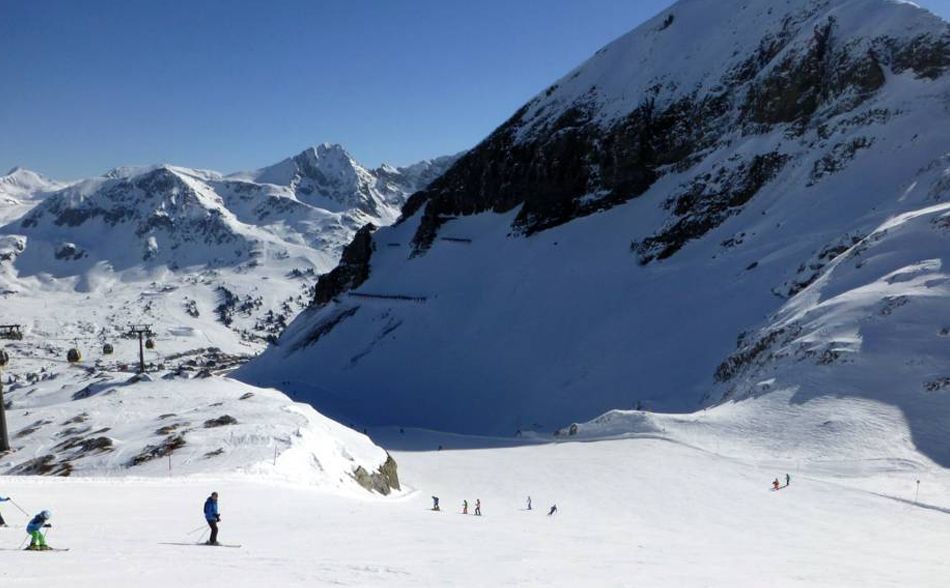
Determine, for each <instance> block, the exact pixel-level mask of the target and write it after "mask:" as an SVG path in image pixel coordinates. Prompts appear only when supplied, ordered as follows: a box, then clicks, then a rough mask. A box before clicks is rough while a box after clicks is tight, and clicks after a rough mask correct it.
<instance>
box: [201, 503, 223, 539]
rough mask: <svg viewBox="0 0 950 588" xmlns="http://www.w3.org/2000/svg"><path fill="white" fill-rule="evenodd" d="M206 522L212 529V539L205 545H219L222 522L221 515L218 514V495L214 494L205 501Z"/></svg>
mask: <svg viewBox="0 0 950 588" xmlns="http://www.w3.org/2000/svg"><path fill="white" fill-rule="evenodd" d="M204 511H205V520H206V521H208V526H209V527H211V537H209V538H208V541H207V543H205V545H217V544H218V523H220V522H221V515H220V514H218V493H217V492H212V493H211V496H209V497H208V499H207V500H205V507H204Z"/></svg>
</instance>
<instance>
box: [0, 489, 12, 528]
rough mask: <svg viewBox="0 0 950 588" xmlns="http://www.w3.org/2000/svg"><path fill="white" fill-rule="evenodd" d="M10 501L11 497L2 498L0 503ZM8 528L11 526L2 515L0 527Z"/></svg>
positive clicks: (0, 516)
mask: <svg viewBox="0 0 950 588" xmlns="http://www.w3.org/2000/svg"><path fill="white" fill-rule="evenodd" d="M8 500H10V497H9V496H6V497H4V496H0V502H6V501H8ZM7 526H9V525H7V522H6V521H5V520H3V515H2V514H0V527H7Z"/></svg>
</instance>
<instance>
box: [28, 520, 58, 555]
mask: <svg viewBox="0 0 950 588" xmlns="http://www.w3.org/2000/svg"><path fill="white" fill-rule="evenodd" d="M52 516H53V515H52V514H51V513H50V511H48V510H44V511H43V512H41V513H40V514H38V515H36V516H35V517H33V519H32V520H30V522H29V523H28V524H27V525H26V532H27V534H29V536H30V545H29V547H27V549H29V550H30V551H47V550H49V549H51V548H50V546H49V545H47V544H46V536H45V535H43V529H44V528H45V529H52V528H53V525H51V524H49V523H48V522H47V521H49V520H50V518H51V517H52Z"/></svg>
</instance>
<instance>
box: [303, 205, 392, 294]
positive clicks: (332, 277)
mask: <svg viewBox="0 0 950 588" xmlns="http://www.w3.org/2000/svg"><path fill="white" fill-rule="evenodd" d="M375 230H376V225H374V224H372V223H367V224H366V225H365V226H363V228H361V229H360V230H359V231H357V232H356V235H355V236H354V237H353V241H352V242H351V243H350V244H349V245H347V246H346V249H344V250H343V255H342V257H341V258H340V265H338V266H337V267H336V268H335V269H334V270H333V271H331V272H330V273H328V274H323V275H322V276H320V279H319V280H318V281H317V286H316V288H315V289H314V298H313V301H314V304H316V305H318V306H320V305H324V304H326V303H327V302H329V301H330V300H332V299H333V298H334V297H335V296H338V295H339V294H341V293H343V292H345V291H347V290H351V289H353V288H356V287H358V286H359V285H360V284H362V283H363V282H365V281H366V279H367V278H369V260H370V257H372V255H373V231H375Z"/></svg>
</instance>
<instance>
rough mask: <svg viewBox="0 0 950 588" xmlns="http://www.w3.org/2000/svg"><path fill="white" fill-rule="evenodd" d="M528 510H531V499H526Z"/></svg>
mask: <svg viewBox="0 0 950 588" xmlns="http://www.w3.org/2000/svg"><path fill="white" fill-rule="evenodd" d="M528 510H531V497H530V496H529V497H528Z"/></svg>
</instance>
